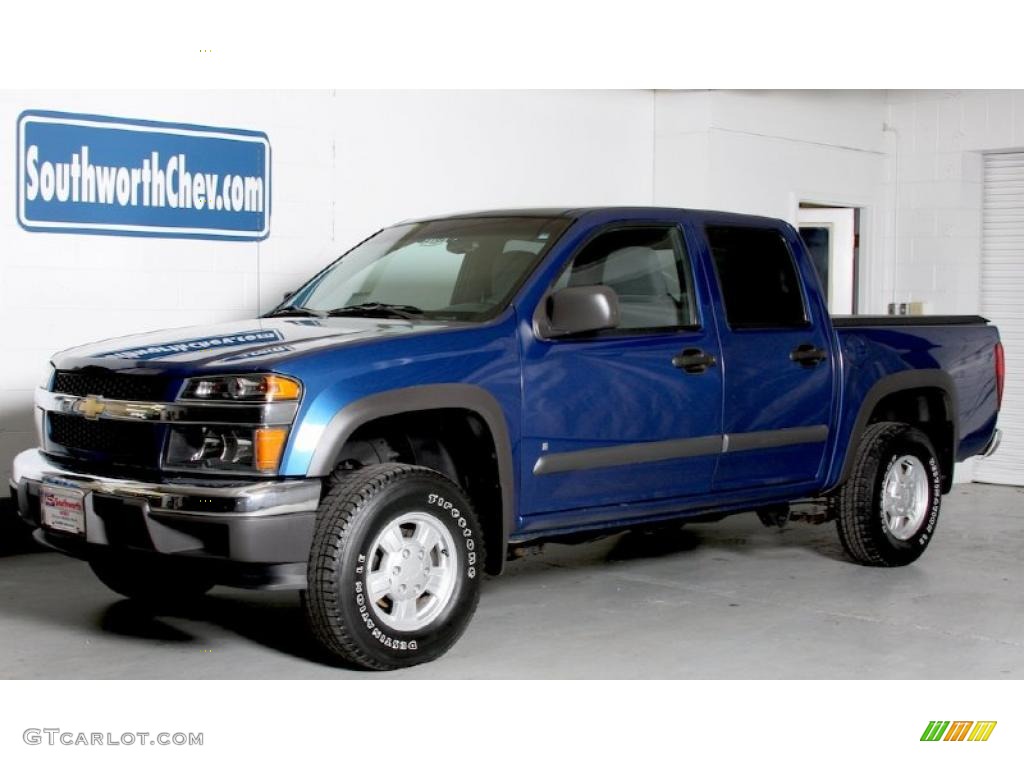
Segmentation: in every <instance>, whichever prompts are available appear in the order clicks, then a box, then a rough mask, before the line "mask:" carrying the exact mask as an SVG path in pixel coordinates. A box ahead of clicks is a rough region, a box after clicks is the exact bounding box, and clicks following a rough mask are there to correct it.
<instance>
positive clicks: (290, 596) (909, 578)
mask: <svg viewBox="0 0 1024 768" xmlns="http://www.w3.org/2000/svg"><path fill="white" fill-rule="evenodd" d="M1022 553H1024V489H1022V490H1017V489H1012V488H1001V487H996V486H984V485H972V486H959V487H958V488H957V489H956V490H954V492H953V493H952V494H951V495H950V496H947V497H946V500H945V505H944V507H943V513H942V518H941V520H940V523H939V529H938V534H937V536H936V538H935V540H934V542H933V543H932V545H931V547H930V548H929V550H928V552H927V553H926V554H925V555H924V557H923V558H922V559H921V560H919V561H918V562H917V563H916V564H914V565H912V566H909V567H907V568H901V569H876V568H864V567H861V566H858V565H854V564H852V563H850V562H848V561H847V560H846V559H845V557H844V555H843V553H842V550H841V549H840V546H839V543H838V540H837V538H836V534H835V530H834V527H833V526H832V525H831V524H829V525H823V526H810V525H806V524H792V525H790V526H789V527H788V528H786V529H784V530H769V529H766V528H763V527H762V526H761V524H760V523H759V522H758V521H757V519H756V518H755V517H754V516H753V515H740V516H737V517H733V518H730V519H727V520H724V521H722V522H719V523H714V524H700V525H691V526H687V527H686V528H684V529H682V530H681V531H680V532H679V533H677V534H676V533H673V534H661V535H658V536H653V535H639V534H626V535H622V536H618V537H615V538H611V539H606V540H604V541H600V542H597V543H593V544H587V545H581V546H576V547H566V546H551V547H549V548H548V549H547V550H546V551H545V552H544V554H543V555H541V556H535V557H531V558H527V559H525V560H521V561H517V562H515V563H512V564H510V567H509V568H508V571H507V572H506V574H505V575H504V576H502V577H501V578H498V579H492V580H490V581H488V582H487V583H485V585H484V591H483V597H482V599H481V602H480V608H479V610H478V612H477V614H476V617H475V619H474V620H473V622H472V623H471V625H470V627H469V629H468V630H467V632H466V634H465V635H464V636H463V638H462V640H460V641H459V643H458V644H457V645H456V646H455V647H454V648H453V649H452V650H451V651H450V652H449V653H448V654H447V655H446V656H445V657H443V658H442V659H440V660H439V661H436V662H434V663H432V664H427V665H423V666H420V667H415V668H413V669H409V670H404V671H401V672H397V673H388V674H386V675H382V676H383V677H409V678H466V677H468V678H493V677H497V678H577V677H584V678H988V679H1002V678H1022V677H1024V590H1022V587H1024V554H1022ZM366 675H367V673H360V672H354V671H350V670H345V669H338V668H333V667H329V666H324V665H322V664H319V663H317V662H316V661H315V660H314V656H313V654H312V651H311V648H310V643H309V640H308V639H307V638H306V636H305V634H304V632H303V630H302V620H301V615H300V613H299V603H298V597H297V595H296V594H295V593H254V592H245V591H241V590H231V589H217V590H214V591H213V592H212V593H211V594H210V595H209V596H208V597H206V598H204V599H203V600H202V601H200V602H199V603H197V604H196V605H195V606H194V608H190V609H188V610H187V611H185V612H180V613H177V614H175V615H157V616H152V615H148V614H146V613H144V612H141V611H139V610H138V609H136V608H134V607H133V606H132V605H131V604H130V603H129V602H127V601H124V600H121V599H120V598H118V597H117V596H115V595H114V594H112V593H110V592H108V591H107V590H106V589H105V588H104V587H103V586H102V585H100V584H99V583H98V582H97V581H96V580H95V579H94V578H93V577H92V574H91V573H90V572H89V570H88V567H87V566H86V565H85V564H83V563H80V562H77V561H75V560H71V559H68V558H65V557H63V556H62V555H58V554H54V553H48V552H32V553H23V554H7V555H5V556H2V557H0V677H2V678H168V679H169V678H336V677H365V676H366Z"/></svg>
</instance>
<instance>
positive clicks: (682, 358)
mask: <svg viewBox="0 0 1024 768" xmlns="http://www.w3.org/2000/svg"><path fill="white" fill-rule="evenodd" d="M716 362H717V361H716V360H715V356H714V355H709V354H708V353H707V352H705V351H704V350H703V349H697V348H696V347H689V348H687V349H684V350H683V351H682V352H680V353H679V354H678V355H676V356H675V357H673V358H672V365H674V366H675V367H676V368H682V369H683V370H684V371H686V373H704V371H706V370H707V369H708V368H711V367H712V366H713V365H714V364H715V363H716Z"/></svg>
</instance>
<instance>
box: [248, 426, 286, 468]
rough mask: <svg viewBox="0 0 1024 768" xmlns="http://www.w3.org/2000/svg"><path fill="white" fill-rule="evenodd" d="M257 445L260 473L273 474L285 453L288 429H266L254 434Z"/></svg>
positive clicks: (257, 461) (257, 466) (257, 465)
mask: <svg viewBox="0 0 1024 768" xmlns="http://www.w3.org/2000/svg"><path fill="white" fill-rule="evenodd" d="M253 436H254V438H255V443H256V469H258V470H259V471H260V472H272V471H274V470H276V469H277V468H278V466H279V465H280V463H281V454H282V453H284V443H285V439H286V438H287V437H288V429H287V428H286V427H265V428H263V429H257V430H256V432H255V433H253Z"/></svg>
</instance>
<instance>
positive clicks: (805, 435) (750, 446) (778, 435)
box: [533, 424, 828, 475]
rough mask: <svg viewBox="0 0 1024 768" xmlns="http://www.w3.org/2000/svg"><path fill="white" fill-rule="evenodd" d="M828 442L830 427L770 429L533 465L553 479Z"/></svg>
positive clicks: (572, 454) (560, 456)
mask: <svg viewBox="0 0 1024 768" xmlns="http://www.w3.org/2000/svg"><path fill="white" fill-rule="evenodd" d="M827 439H828V427H827V426H825V425H824V424H817V425H814V426H811V427H789V428H786V429H769V430H765V431H763V432H741V433H738V434H728V435H705V436H704V437H687V438H682V439H679V440H659V441H657V442H648V443H625V444H623V445H613V446H609V447H607V448H586V449H584V450H581V451H565V452H563V453H552V454H548V455H545V456H541V457H540V458H539V459H537V463H536V464H534V465H533V474H535V475H550V474H554V473H556V472H573V471H578V470H587V469H600V468H602V467H612V466H622V465H625V464H644V463H647V462H652V461H665V460H666V459H688V458H692V457H695V456H711V455H715V454H723V453H737V452H739V451H753V450H759V449H762V448H782V447H785V446H787V445H800V444H802V443H823V442H825V441H826V440H827Z"/></svg>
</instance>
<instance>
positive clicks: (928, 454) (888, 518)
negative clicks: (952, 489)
mask: <svg viewBox="0 0 1024 768" xmlns="http://www.w3.org/2000/svg"><path fill="white" fill-rule="evenodd" d="M941 502H942V473H941V471H940V469H939V461H938V457H937V456H936V454H935V448H934V447H933V446H932V443H931V441H930V440H929V439H928V436H927V435H925V434H924V433H923V432H921V431H920V430H918V429H915V428H914V427H911V426H910V425H908V424H900V423H896V422H880V423H878V424H872V425H871V426H869V427H868V428H867V430H865V433H864V437H863V439H862V440H861V444H860V447H859V449H858V451H857V456H856V457H855V460H854V466H853V471H852V472H851V474H850V477H849V478H848V479H847V481H846V482H845V483H844V484H843V485H842V486H841V487H840V488H839V490H838V491H837V492H836V493H835V495H834V496H833V497H832V498H831V500H830V503H831V505H832V509H833V512H834V514H835V517H836V523H837V527H838V529H839V540H840V541H841V542H842V544H843V548H844V549H845V550H846V552H847V553H848V554H849V555H850V556H851V557H852V558H853V559H854V560H856V561H857V562H858V563H862V564H863V565H876V566H889V567H892V566H900V565H908V564H909V563H912V562H914V561H915V560H917V558H919V557H920V556H921V554H922V553H923V552H924V551H925V549H926V548H927V547H928V544H929V543H930V542H931V539H932V536H933V535H934V533H935V526H936V525H937V523H938V521H939V507H940V505H941Z"/></svg>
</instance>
